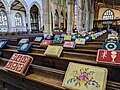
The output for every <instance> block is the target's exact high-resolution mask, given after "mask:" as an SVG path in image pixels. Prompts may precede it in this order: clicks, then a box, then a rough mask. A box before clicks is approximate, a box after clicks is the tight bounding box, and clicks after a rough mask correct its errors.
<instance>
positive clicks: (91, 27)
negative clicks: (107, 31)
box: [90, 0, 95, 30]
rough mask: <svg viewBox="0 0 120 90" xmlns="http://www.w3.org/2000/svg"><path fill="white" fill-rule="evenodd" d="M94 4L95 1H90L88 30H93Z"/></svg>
mask: <svg viewBox="0 0 120 90" xmlns="http://www.w3.org/2000/svg"><path fill="white" fill-rule="evenodd" d="M94 4H95V0H92V1H91V12H90V30H92V29H93V25H94Z"/></svg>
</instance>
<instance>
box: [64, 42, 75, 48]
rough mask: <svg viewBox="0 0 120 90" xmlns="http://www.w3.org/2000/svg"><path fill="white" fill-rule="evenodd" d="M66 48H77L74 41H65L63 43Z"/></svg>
mask: <svg viewBox="0 0 120 90" xmlns="http://www.w3.org/2000/svg"><path fill="white" fill-rule="evenodd" d="M63 47H64V48H72V49H74V48H75V42H74V41H65V42H64V44H63Z"/></svg>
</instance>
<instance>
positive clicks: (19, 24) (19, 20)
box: [15, 13, 23, 26]
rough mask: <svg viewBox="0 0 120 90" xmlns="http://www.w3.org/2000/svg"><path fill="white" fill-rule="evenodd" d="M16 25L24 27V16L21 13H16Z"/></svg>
mask: <svg viewBox="0 0 120 90" xmlns="http://www.w3.org/2000/svg"><path fill="white" fill-rule="evenodd" d="M15 25H16V26H22V25H23V21H22V15H21V14H20V13H16V15H15Z"/></svg>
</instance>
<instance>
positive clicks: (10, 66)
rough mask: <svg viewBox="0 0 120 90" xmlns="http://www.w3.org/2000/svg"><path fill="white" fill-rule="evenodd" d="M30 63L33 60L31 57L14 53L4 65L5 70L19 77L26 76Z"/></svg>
mask: <svg viewBox="0 0 120 90" xmlns="http://www.w3.org/2000/svg"><path fill="white" fill-rule="evenodd" d="M32 61H33V58H32V57H31V56H28V55H22V54H16V53H15V54H13V55H12V57H11V58H10V60H9V61H8V63H7V64H6V66H5V69H6V70H9V71H12V72H15V73H18V74H20V75H26V72H27V70H28V68H29V66H30V64H31V63H32Z"/></svg>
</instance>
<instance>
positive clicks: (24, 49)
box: [18, 43, 32, 52]
mask: <svg viewBox="0 0 120 90" xmlns="http://www.w3.org/2000/svg"><path fill="white" fill-rule="evenodd" d="M31 49H32V44H29V43H24V44H21V45H20V46H19V47H18V51H19V52H30V51H31Z"/></svg>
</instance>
